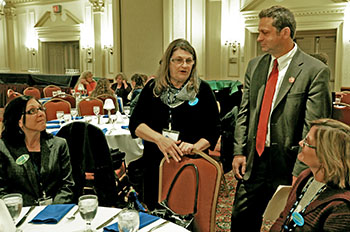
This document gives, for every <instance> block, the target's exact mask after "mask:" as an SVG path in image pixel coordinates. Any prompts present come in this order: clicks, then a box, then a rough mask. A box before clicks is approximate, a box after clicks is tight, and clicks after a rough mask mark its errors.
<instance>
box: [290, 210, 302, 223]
mask: <svg viewBox="0 0 350 232" xmlns="http://www.w3.org/2000/svg"><path fill="white" fill-rule="evenodd" d="M292 217H293V221H294V222H295V224H297V225H298V226H303V225H304V218H303V216H301V214H300V213H298V212H293V214H292Z"/></svg>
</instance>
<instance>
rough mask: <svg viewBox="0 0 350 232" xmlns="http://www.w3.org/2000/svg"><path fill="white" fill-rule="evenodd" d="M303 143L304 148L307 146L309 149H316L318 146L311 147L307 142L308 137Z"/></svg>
mask: <svg viewBox="0 0 350 232" xmlns="http://www.w3.org/2000/svg"><path fill="white" fill-rule="evenodd" d="M301 143H302V144H303V147H305V146H307V147H309V148H312V149H316V146H314V145H310V144H308V143H307V142H306V137H305V138H304V139H303V140H302V141H301Z"/></svg>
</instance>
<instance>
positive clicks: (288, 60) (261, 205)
mask: <svg viewBox="0 0 350 232" xmlns="http://www.w3.org/2000/svg"><path fill="white" fill-rule="evenodd" d="M259 19H260V21H259V28H258V29H259V36H258V39H257V40H258V42H259V43H260V45H261V48H262V50H263V51H264V52H266V53H267V54H265V55H263V56H259V57H256V58H254V59H252V60H251V61H250V62H249V64H248V67H247V71H246V75H245V83H244V90H243V96H242V102H241V105H240V110H239V113H238V117H237V121H236V129H235V136H234V159H233V162H232V167H233V172H234V174H235V176H236V178H237V179H238V180H239V182H238V186H237V191H236V196H235V201H234V208H233V212H232V218H231V231H239V232H240V231H249V232H252V231H260V227H261V222H262V215H263V212H264V210H265V208H266V206H267V203H268V201H269V200H270V199H271V197H272V195H273V193H274V192H275V190H276V189H277V187H278V186H279V185H281V184H282V185H290V184H292V179H293V178H292V171H293V168H294V172H293V175H295V176H297V175H298V174H299V172H300V171H301V170H303V166H302V164H301V163H300V162H296V160H297V159H296V158H297V153H298V148H299V147H298V142H299V141H300V140H301V139H302V138H304V136H306V134H307V132H308V131H309V129H310V126H309V122H310V121H312V120H314V119H317V118H325V117H330V115H331V94H330V91H329V86H328V81H329V76H330V71H329V69H328V67H327V66H326V65H324V64H323V63H322V62H320V61H319V60H317V59H315V58H313V57H311V56H309V55H307V54H306V53H304V52H303V51H301V50H300V49H299V48H298V46H297V44H295V43H294V42H293V38H294V35H295V29H296V22H295V19H294V15H293V14H292V13H291V12H290V11H289V10H288V9H286V8H284V7H280V6H273V7H271V8H269V9H265V10H262V11H261V12H260V13H259Z"/></svg>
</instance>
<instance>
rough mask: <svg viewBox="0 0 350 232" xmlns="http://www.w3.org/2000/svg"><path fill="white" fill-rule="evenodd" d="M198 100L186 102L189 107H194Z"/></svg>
mask: <svg viewBox="0 0 350 232" xmlns="http://www.w3.org/2000/svg"><path fill="white" fill-rule="evenodd" d="M198 101H199V100H198V98H197V97H196V98H195V99H193V100H191V101H188V104H189V105H190V106H194V105H196V104H197V103H198Z"/></svg>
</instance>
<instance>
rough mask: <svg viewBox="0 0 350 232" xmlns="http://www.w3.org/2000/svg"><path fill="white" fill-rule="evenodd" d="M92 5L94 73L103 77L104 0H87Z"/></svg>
mask: <svg viewBox="0 0 350 232" xmlns="http://www.w3.org/2000/svg"><path fill="white" fill-rule="evenodd" d="M89 1H90V3H91V4H92V7H93V13H94V38H95V49H94V52H95V54H94V55H95V60H94V75H95V76H97V77H103V75H104V74H103V51H102V43H101V31H102V30H101V22H102V14H103V11H104V7H105V1H104V0H89Z"/></svg>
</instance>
